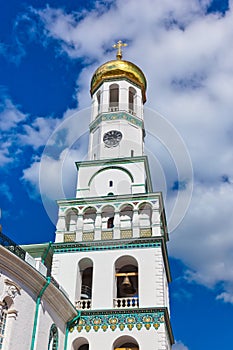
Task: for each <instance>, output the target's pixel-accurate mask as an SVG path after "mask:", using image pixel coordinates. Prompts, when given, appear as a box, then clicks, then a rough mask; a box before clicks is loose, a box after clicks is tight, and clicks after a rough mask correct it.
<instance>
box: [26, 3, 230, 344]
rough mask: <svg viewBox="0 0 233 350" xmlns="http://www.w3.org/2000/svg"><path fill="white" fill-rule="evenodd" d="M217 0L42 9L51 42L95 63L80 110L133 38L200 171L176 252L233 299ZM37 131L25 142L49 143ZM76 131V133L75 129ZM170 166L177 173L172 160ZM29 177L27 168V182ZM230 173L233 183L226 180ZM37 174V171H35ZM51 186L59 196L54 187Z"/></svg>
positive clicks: (152, 101)
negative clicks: (212, 7) (213, 3)
mask: <svg viewBox="0 0 233 350" xmlns="http://www.w3.org/2000/svg"><path fill="white" fill-rule="evenodd" d="M209 3H210V1H201V2H200V1H198V0H190V1H186V0H177V1H170V0H165V1H163V2H161V1H154V0H153V1H152V0H144V1H143V2H139V1H133V0H130V1H123V0H118V1H115V2H114V3H112V5H111V6H108V7H104V5H103V3H102V5H101V6H100V7H98V8H96V9H93V10H92V11H90V12H83V13H81V14H80V13H79V14H78V13H73V14H72V13H70V14H66V13H65V11H64V10H61V9H53V8H49V7H46V8H45V9H42V10H40V11H35V10H34V14H37V15H38V16H39V17H40V19H41V21H42V22H43V25H44V28H45V33H46V35H47V39H49V40H51V39H52V40H56V41H57V43H58V45H59V47H60V50H61V52H63V53H64V52H65V53H66V54H67V55H68V56H69V57H70V58H71V59H73V58H77V57H79V58H82V59H83V60H84V61H85V63H86V64H87V66H86V67H85V68H84V69H83V71H82V72H81V74H80V75H79V77H78V80H77V96H78V102H79V107H83V106H86V105H88V104H89V101H90V97H89V82H90V79H91V75H92V74H93V72H94V70H95V69H96V68H97V67H98V65H100V64H102V63H103V62H105V61H106V60H110V59H112V58H113V53H112V52H109V51H108V50H109V49H111V45H112V44H113V41H115V40H118V39H125V40H127V41H128V43H129V46H128V48H127V50H125V53H124V58H126V59H128V60H131V61H133V62H135V63H136V64H138V65H139V66H140V67H141V68H142V69H143V71H144V72H145V73H146V76H147V79H148V92H147V94H148V105H149V106H150V107H151V108H156V109H157V110H159V111H160V113H163V114H164V115H165V116H166V117H167V118H168V120H169V121H171V122H172V123H173V124H174V125H175V127H176V128H177V130H178V131H179V132H180V134H181V135H182V137H183V138H184V140H185V142H186V145H187V148H188V151H189V152H190V155H191V158H192V162H193V167H194V173H195V186H194V192H193V198H192V202H191V206H190V209H189V211H188V214H187V215H186V217H185V220H184V221H183V223H182V224H181V225H180V227H179V229H177V230H176V231H175V232H174V233H172V235H171V243H170V252H171V254H172V255H173V256H174V257H176V258H178V259H182V261H183V262H184V263H185V264H186V265H187V266H188V269H189V272H188V275H187V278H189V279H191V280H195V281H196V282H198V283H202V284H204V285H206V286H208V287H214V286H215V285H216V284H218V283H219V282H222V283H223V284H222V285H223V290H222V292H220V294H219V297H218V298H222V299H223V300H225V301H231V302H232V299H233V297H232V296H233V288H232V284H233V273H232V272H231V270H232V269H231V266H232V263H233V261H232V254H231V251H232V248H233V238H232V233H231V231H232V226H233V222H232V214H231V211H232V207H233V205H232V204H233V203H232V198H233V196H232V195H233V193H232V183H231V182H232V180H231V179H233V151H232V149H233V147H232V139H233V138H232V135H233V122H232V110H233V100H232V86H233V66H232V61H233V46H232V45H229V42H231V41H232V20H233V9H232V2H231V3H230V9H229V10H228V11H227V12H226V14H225V15H224V16H223V15H222V14H219V13H217V14H213V13H210V14H207V13H206V8H207V6H208V4H209ZM108 5H109V4H108ZM138 14H140V20H139V16H138ZM82 125H83V124H82ZM155 127H156V126H155ZM39 129H40V128H39ZM42 129H43V128H42V127H41V130H42ZM34 133H36V125H34V126H32V128H31V129H30V128H27V129H26V136H25V137H24V139H27V140H28V142H31V144H32V141H30V140H31V138H32V137H33V139H34V140H36V141H35V143H36V145H39V144H40V143H43V142H42V141H41V140H42V139H43V140H44V138H43V136H41V135H40V136H38V138H36V137H35V135H34ZM68 135H69V136H70V138H71V139H73V136H74V135H75V128H74V129H70V131H69V132H68ZM46 137H47V135H46ZM66 140H68V137H67V138H66ZM156 152H158V153H159V152H160V149H156V150H155V153H156ZM63 156H64V155H63ZM71 158H72V157H71ZM76 158H78V157H76ZM61 162H62V158H59V159H58V160H57V161H56V162H55V163H53V162H52V169H53V171H52V170H51V172H52V173H53V174H55V169H56V170H57V168H56V166H57V165H58V163H61ZM34 166H35V167H36V165H34ZM32 167H33V165H32ZM28 171H29V170H28ZM164 172H165V173H168V174H169V172H170V165H169V162H168V163H166V162H165V163H164ZM29 175H30V172H28V173H27V172H26V171H25V178H27V179H28V180H30V176H29ZM223 175H224V176H225V179H227V178H228V179H229V181H228V182H227V181H226V182H222V181H221V179H222V176H223ZM31 176H32V178H33V176H34V177H35V174H34V175H33V169H31ZM168 177H169V176H168ZM32 178H31V180H32ZM49 178H50V179H51V181H52V176H51V177H49ZM169 186H170V184H168V189H169V188H171V186H170V187H169ZM50 192H51V195H53V190H52V189H51V188H48V193H49V194H50ZM169 204H170V203H169V197H168V201H167V205H168V207H169ZM177 346H178V345H177ZM180 346H182V345H180Z"/></svg>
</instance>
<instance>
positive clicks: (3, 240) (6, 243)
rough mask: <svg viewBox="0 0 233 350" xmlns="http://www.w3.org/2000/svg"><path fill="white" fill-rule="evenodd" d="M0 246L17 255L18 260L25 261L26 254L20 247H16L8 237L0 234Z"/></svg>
mask: <svg viewBox="0 0 233 350" xmlns="http://www.w3.org/2000/svg"><path fill="white" fill-rule="evenodd" d="M0 245H2V246H3V247H5V248H6V249H8V250H10V251H11V252H12V253H13V254H15V255H17V256H18V257H19V258H20V259H22V260H25V255H26V252H25V250H23V249H22V248H21V247H20V246H18V245H17V244H16V243H15V242H14V241H12V240H11V239H10V238H9V237H7V236H5V235H4V234H3V233H2V232H0Z"/></svg>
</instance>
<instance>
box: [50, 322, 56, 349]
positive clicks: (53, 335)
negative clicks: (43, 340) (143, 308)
mask: <svg viewBox="0 0 233 350" xmlns="http://www.w3.org/2000/svg"><path fill="white" fill-rule="evenodd" d="M57 349H58V330H57V326H56V325H55V324H54V323H53V324H52V326H51V327H50V332H49V344H48V350H57Z"/></svg>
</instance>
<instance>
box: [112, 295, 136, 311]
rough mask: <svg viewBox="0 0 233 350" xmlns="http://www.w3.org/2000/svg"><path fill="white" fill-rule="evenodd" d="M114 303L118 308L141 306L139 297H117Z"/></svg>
mask: <svg viewBox="0 0 233 350" xmlns="http://www.w3.org/2000/svg"><path fill="white" fill-rule="evenodd" d="M113 305H114V308H116V309H122V308H134V307H139V302H138V297H131V298H127V297H126V298H115V299H113Z"/></svg>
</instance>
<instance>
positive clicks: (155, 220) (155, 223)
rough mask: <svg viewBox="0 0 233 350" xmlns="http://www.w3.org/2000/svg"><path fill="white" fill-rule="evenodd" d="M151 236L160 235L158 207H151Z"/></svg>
mask: <svg viewBox="0 0 233 350" xmlns="http://www.w3.org/2000/svg"><path fill="white" fill-rule="evenodd" d="M151 222H152V236H161V230H160V213H159V210H158V209H155V208H153V209H152V217H151Z"/></svg>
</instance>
